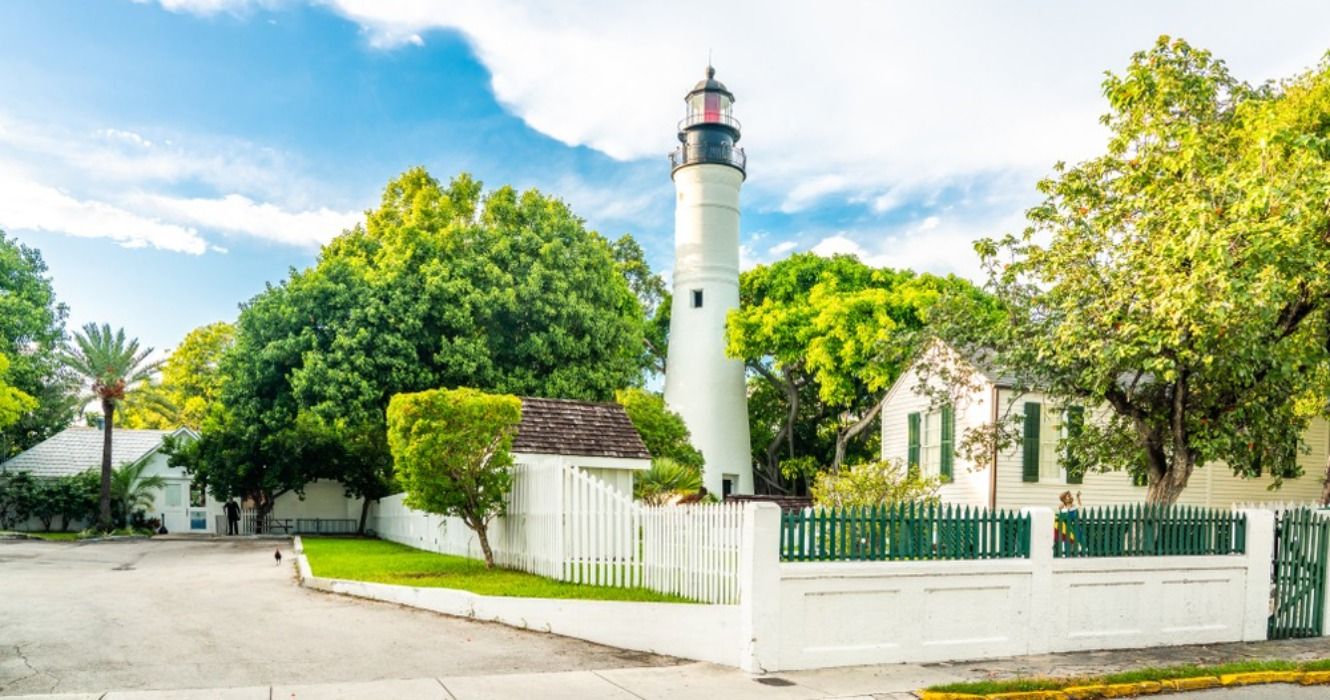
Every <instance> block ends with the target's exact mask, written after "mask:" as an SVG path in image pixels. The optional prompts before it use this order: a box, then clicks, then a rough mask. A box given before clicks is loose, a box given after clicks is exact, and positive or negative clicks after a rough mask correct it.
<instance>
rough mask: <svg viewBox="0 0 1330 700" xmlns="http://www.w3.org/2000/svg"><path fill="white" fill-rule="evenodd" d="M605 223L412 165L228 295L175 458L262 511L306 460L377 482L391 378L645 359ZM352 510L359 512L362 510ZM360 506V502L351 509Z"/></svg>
mask: <svg viewBox="0 0 1330 700" xmlns="http://www.w3.org/2000/svg"><path fill="white" fill-rule="evenodd" d="M632 257H633V256H632V255H631V254H629V255H622V256H620V259H619V260H616V257H615V254H614V251H613V250H612V248H611V245H610V243H609V242H608V241H606V240H605V239H604V238H602V237H601V236H600V235H598V234H597V233H595V232H594V231H588V230H587V229H586V228H585V226H584V225H583V222H582V221H581V220H580V219H578V218H577V217H576V216H575V215H574V214H573V213H572V212H571V211H570V210H569V209H568V207H567V206H566V205H565V204H563V203H562V202H561V201H559V200H557V199H554V198H551V197H548V196H546V195H543V194H541V193H539V192H536V191H534V190H533V191H527V192H523V193H519V192H517V191H515V190H513V189H512V188H507V187H504V188H500V189H498V190H494V191H492V192H489V193H488V194H486V193H484V191H483V188H482V186H481V184H480V183H479V182H477V181H475V180H473V179H472V178H471V177H469V176H467V175H460V176H458V177H457V178H455V179H454V180H453V181H452V182H450V183H449V184H448V185H447V186H444V185H441V184H440V183H439V182H438V181H436V180H434V179H433V178H432V177H430V176H429V174H428V173H426V172H425V171H424V170H423V169H419V168H417V169H413V170H410V171H407V172H406V173H404V174H403V175H402V176H401V177H399V178H397V179H395V180H393V181H392V182H390V183H389V184H388V186H387V188H386V189H385V190H384V194H383V199H382V202H381V204H380V206H379V207H378V208H377V209H374V210H372V211H370V212H368V213H367V216H366V221H365V224H364V225H363V226H357V227H356V228H354V229H351V230H349V231H346V232H345V233H343V234H342V235H341V236H338V237H337V238H336V239H334V240H333V241H332V242H331V243H329V244H328V245H327V246H326V247H325V248H324V249H323V251H322V252H321V254H320V256H319V260H318V263H317V264H316V265H315V266H314V267H313V268H310V269H308V270H303V271H298V272H292V273H291V276H290V277H289V278H288V279H287V280H286V281H284V282H282V283H281V284H278V285H274V286H270V287H268V288H267V289H266V290H265V291H264V292H263V293H261V294H259V295H258V296H256V297H255V298H254V299H253V300H251V301H250V302H249V303H248V304H246V305H245V306H244V308H243V309H242V311H241V314H240V318H239V320H238V322H237V325H236V337H235V346H234V348H233V349H232V350H231V351H228V352H227V353H226V354H225V356H224V358H223V360H222V362H221V373H222V375H223V377H224V381H223V385H222V391H221V397H222V398H221V403H220V406H219V407H218V408H217V410H215V411H214V412H213V413H211V414H210V415H209V418H208V419H207V420H206V421H205V422H204V430H203V439H202V440H200V441H198V442H196V443H193V444H192V445H181V446H176V456H175V460H176V463H178V464H184V465H186V466H188V467H189V468H191V469H192V470H194V471H195V472H197V473H199V474H201V475H203V477H204V478H205V479H206V480H207V483H208V484H209V488H210V489H211V490H213V492H214V495H216V496H218V497H221V498H227V497H232V496H239V495H245V496H249V497H251V498H254V499H255V501H256V502H257V503H258V504H259V508H260V510H261V511H263V510H264V509H265V508H271V503H272V502H273V500H274V499H275V498H276V497H277V496H279V495H281V494H282V493H285V492H287V491H290V490H297V491H298V490H300V489H301V488H303V486H304V484H305V483H307V482H308V481H310V480H312V479H315V478H336V479H338V480H340V481H341V482H342V483H343V484H345V485H346V486H347V487H348V490H349V491H350V492H351V493H352V495H361V496H365V497H366V501H367V503H368V501H369V500H370V499H374V498H379V497H381V496H382V495H386V494H387V493H389V492H390V491H389V489H390V488H391V486H392V485H391V481H390V472H391V465H392V459H391V456H390V454H389V451H388V445H387V439H386V433H385V425H384V411H385V409H386V408H387V405H388V401H389V399H390V398H391V397H392V396H393V395H394V394H398V393H403V392H414V391H422V390H425V389H430V388H435V387H457V386H473V387H478V388H480V389H482V390H485V391H494V392H500V393H510V394H516V395H532V396H553V397H565V398H581V399H596V400H609V399H611V398H613V395H614V391H615V390H616V389H618V388H620V387H624V386H629V385H633V384H636V383H638V382H639V381H640V379H641V376H642V373H643V370H644V369H645V368H646V366H647V364H648V358H647V353H646V351H645V348H646V346H645V344H644V337H643V334H644V328H645V323H646V322H645V317H644V314H643V312H642V307H641V304H640V303H639V301H638V299H637V297H636V296H635V295H634V292H633V289H631V288H630V286H629V282H628V280H627V278H626V276H625V275H626V272H625V270H624V269H623V267H622V264H623V262H624V261H625V260H631V258H632ZM362 515H363V514H362ZM362 521H363V517H362Z"/></svg>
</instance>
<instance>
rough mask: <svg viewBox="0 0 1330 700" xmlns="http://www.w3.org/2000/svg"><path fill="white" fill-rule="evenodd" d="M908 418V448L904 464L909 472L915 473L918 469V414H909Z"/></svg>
mask: <svg viewBox="0 0 1330 700" xmlns="http://www.w3.org/2000/svg"><path fill="white" fill-rule="evenodd" d="M908 418H909V423H910V432H909V435H910V448H909V452H908V453H907V456H906V458H905V464H906V467H907V468H908V469H909V471H911V472H915V471H918V469H919V414H918V413H911V414H910V415H909V416H908Z"/></svg>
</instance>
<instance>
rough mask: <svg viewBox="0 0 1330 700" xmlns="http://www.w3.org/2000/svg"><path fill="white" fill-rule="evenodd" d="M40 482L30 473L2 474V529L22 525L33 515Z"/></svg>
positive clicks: (0, 514)
mask: <svg viewBox="0 0 1330 700" xmlns="http://www.w3.org/2000/svg"><path fill="white" fill-rule="evenodd" d="M39 488H40V487H39V484H38V480H37V479H34V478H33V477H32V474H30V473H28V472H15V473H10V472H0V528H4V529H9V528H12V527H15V526H16V525H19V524H22V523H23V522H24V521H26V520H27V519H28V517H29V516H31V515H32V507H33V500H34V497H35V496H36V492H37V490H38V489H39Z"/></svg>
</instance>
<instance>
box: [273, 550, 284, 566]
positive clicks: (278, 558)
mask: <svg viewBox="0 0 1330 700" xmlns="http://www.w3.org/2000/svg"><path fill="white" fill-rule="evenodd" d="M272 558H273V566H281V565H282V548H281V547H278V548H277V551H275V552H273V553H272Z"/></svg>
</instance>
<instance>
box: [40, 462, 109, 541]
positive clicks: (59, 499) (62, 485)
mask: <svg viewBox="0 0 1330 700" xmlns="http://www.w3.org/2000/svg"><path fill="white" fill-rule="evenodd" d="M100 490H101V475H100V474H98V473H97V471H95V470H92V469H89V470H87V471H83V472H79V473H78V474H74V475H72V476H62V477H59V478H57V479H54V480H53V481H51V482H50V488H49V491H48V497H49V499H50V502H51V504H52V506H51V510H52V511H54V514H55V515H57V516H59V517H60V530H61V531H62V532H63V531H65V530H68V529H69V526H70V524H71V523H74V522H91V521H92V520H93V519H94V518H95V517H96V516H97V503H98V497H99V495H100ZM43 524H44V525H45V527H46V529H47V530H50V529H51V526H50V523H47V522H46V521H43Z"/></svg>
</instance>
